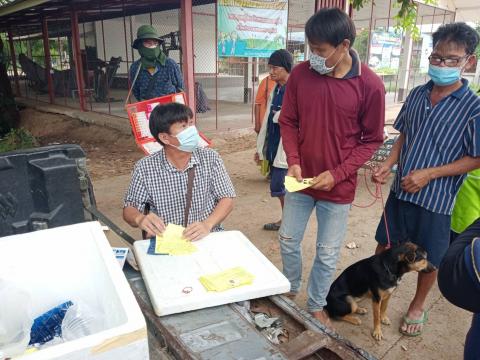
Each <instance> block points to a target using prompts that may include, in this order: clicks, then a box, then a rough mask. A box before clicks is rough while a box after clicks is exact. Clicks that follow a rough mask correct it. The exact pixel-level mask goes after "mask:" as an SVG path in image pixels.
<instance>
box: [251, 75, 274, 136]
mask: <svg viewBox="0 0 480 360" xmlns="http://www.w3.org/2000/svg"><path fill="white" fill-rule="evenodd" d="M275 85H276V83H275V81H273V80H272V79H271V78H270V75H268V76H267V77H265V78H264V79H263V80H262V81H261V82H260V85H258V92H257V96H256V97H255V132H256V133H257V134H258V132H259V131H260V128H261V127H262V120H263V117H264V116H265V111H266V110H267V102H268V98H269V97H270V93H271V92H272V90H273V89H274V88H275Z"/></svg>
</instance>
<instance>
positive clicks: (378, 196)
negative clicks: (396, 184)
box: [352, 168, 392, 249]
mask: <svg viewBox="0 0 480 360" xmlns="http://www.w3.org/2000/svg"><path fill="white" fill-rule="evenodd" d="M371 174H373V170H372V168H370V175H371ZM363 177H364V179H365V187H366V188H367V191H368V192H369V193H370V195H371V196H372V197H373V201H372V202H371V203H370V204H368V205H357V204H353V203H352V205H353V206H355V207H358V208H360V209H366V208H369V207H371V206H373V205H374V204H375V203H376V202H377V200H381V202H382V210H383V212H382V216H383V221H384V223H385V230H386V233H387V247H386V249H390V247H391V246H392V243H391V241H390V232H389V231H388V223H387V212H386V211H385V202H384V201H383V192H382V185H380V184H378V183H376V184H375V193H373V192H372V191H371V190H370V187H369V185H368V180H367V169H364V172H363Z"/></svg>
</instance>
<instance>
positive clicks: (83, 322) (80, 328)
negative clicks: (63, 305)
mask: <svg viewBox="0 0 480 360" xmlns="http://www.w3.org/2000/svg"><path fill="white" fill-rule="evenodd" d="M92 314H93V312H92V311H91V309H90V308H89V307H88V306H87V305H85V304H82V303H80V304H78V303H75V304H74V305H72V306H71V307H69V308H68V310H67V313H66V314H65V317H64V318H63V322H62V338H63V339H65V340H66V341H70V340H75V339H79V338H82V337H84V336H88V335H91V334H93V333H94V332H95V328H96V326H95V325H96V320H95V317H94V316H93V315H92Z"/></svg>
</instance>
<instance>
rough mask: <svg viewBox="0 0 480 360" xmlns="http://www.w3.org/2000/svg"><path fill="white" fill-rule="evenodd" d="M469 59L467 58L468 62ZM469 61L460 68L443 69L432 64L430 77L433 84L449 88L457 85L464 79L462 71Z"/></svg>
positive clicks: (429, 68)
mask: <svg viewBox="0 0 480 360" xmlns="http://www.w3.org/2000/svg"><path fill="white" fill-rule="evenodd" d="M468 59H469V57H467V61H468ZM467 61H466V62H465V64H464V65H463V66H460V67H448V66H445V67H441V66H436V65H432V64H430V65H429V66H428V76H430V78H431V79H432V81H433V83H434V84H435V85H438V86H448V85H452V84H455V83H456V82H457V81H458V80H460V79H461V78H462V71H463V69H464V67H465V65H466V64H467Z"/></svg>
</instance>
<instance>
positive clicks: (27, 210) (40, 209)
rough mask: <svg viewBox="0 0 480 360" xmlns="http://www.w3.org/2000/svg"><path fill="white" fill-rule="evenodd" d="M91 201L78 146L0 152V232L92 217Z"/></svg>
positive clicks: (92, 200) (7, 233)
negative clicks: (88, 209) (88, 211)
mask: <svg viewBox="0 0 480 360" xmlns="http://www.w3.org/2000/svg"><path fill="white" fill-rule="evenodd" d="M94 203H95V199H94V197H93V191H92V188H91V183H90V179H89V178H88V174H87V171H86V158H85V152H84V151H83V150H82V148H81V147H80V146H78V145H55V146H47V147H41V148H35V149H28V150H21V151H14V152H8V153H0V236H7V235H13V234H20V233H25V232H30V231H35V230H41V229H47V228H52V227H56V226H63V225H70V224H75V223H78V222H83V221H86V220H92V217H91V215H90V214H89V213H87V212H86V211H85V210H84V206H90V205H92V204H93V205H94Z"/></svg>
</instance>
